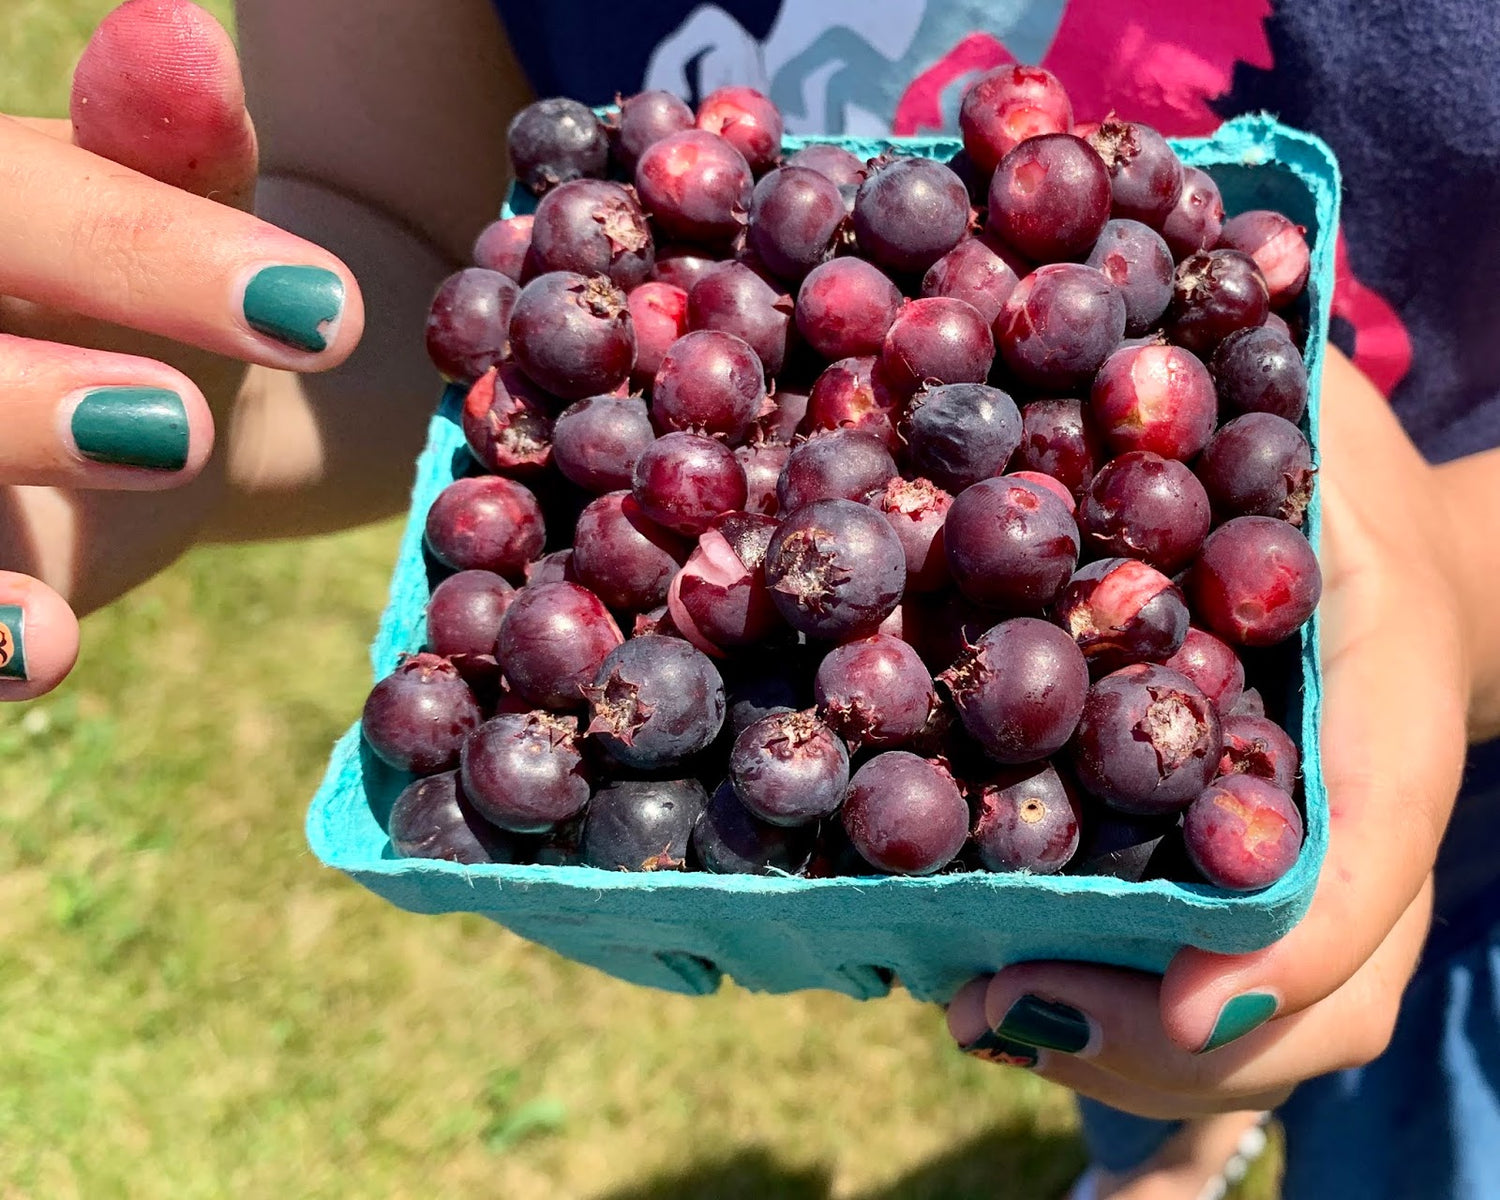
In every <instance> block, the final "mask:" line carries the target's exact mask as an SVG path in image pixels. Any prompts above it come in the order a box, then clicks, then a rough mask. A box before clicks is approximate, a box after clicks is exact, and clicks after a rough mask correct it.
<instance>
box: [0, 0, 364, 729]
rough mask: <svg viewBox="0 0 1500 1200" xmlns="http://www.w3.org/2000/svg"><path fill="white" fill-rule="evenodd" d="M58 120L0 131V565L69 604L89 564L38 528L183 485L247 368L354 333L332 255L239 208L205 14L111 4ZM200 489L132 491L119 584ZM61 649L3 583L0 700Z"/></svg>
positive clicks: (351, 289)
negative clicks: (130, 553) (110, 497)
mask: <svg viewBox="0 0 1500 1200" xmlns="http://www.w3.org/2000/svg"><path fill="white" fill-rule="evenodd" d="M72 114H73V120H72V122H71V123H69V122H64V121H36V120H17V119H10V118H5V117H0V164H3V165H0V295H3V296H4V297H5V299H4V300H3V301H0V392H3V394H4V395H5V397H6V403H7V409H6V411H7V415H8V418H9V424H8V436H6V437H5V438H4V439H0V485H10V486H4V487H0V501H3V503H4V506H5V507H4V509H3V512H4V516H3V517H0V562H8V563H12V564H14V563H15V562H17V561H24V562H27V563H29V564H39V565H40V566H41V567H44V568H45V569H44V570H43V569H38V570H37V573H38V574H44V575H45V576H46V577H47V578H49V579H51V580H53V581H57V582H59V586H60V588H61V589H62V590H67V591H71V590H72V581H73V580H75V579H76V578H77V577H78V576H79V575H81V574H86V573H87V568H88V565H89V564H87V563H80V562H65V561H57V557H56V556H57V553H62V552H61V551H57V552H54V551H53V550H52V547H50V546H49V545H48V544H46V543H47V540H48V538H47V535H44V534H41V533H39V532H38V531H39V530H41V529H44V528H45V529H48V530H53V529H56V527H57V525H58V520H59V517H58V514H59V512H60V511H66V510H71V512H72V514H73V517H72V519H73V520H74V521H76V522H78V523H83V524H86V523H89V522H92V521H97V520H100V519H102V514H104V513H106V512H108V509H109V505H101V504H100V503H99V502H98V501H97V500H95V499H93V498H92V497H90V496H89V495H88V494H87V493H88V492H89V491H94V490H104V491H121V490H123V491H137V492H139V491H159V490H162V489H170V488H178V487H180V486H181V485H184V484H187V483H189V482H190V481H193V480H194V479H195V477H197V476H198V475H199V473H200V471H202V470H203V468H204V466H205V464H206V463H207V462H208V459H209V452H210V450H211V449H212V446H213V438H214V428H213V427H214V418H213V415H212V414H213V413H214V412H218V413H219V414H220V415H221V416H222V415H223V414H224V412H225V411H226V410H227V406H228V404H229V402H230V401H231V400H232V399H233V397H234V396H235V395H236V393H237V391H238V389H239V387H240V384H241V382H242V380H243V377H244V371H245V366H244V364H246V363H260V364H265V365H267V366H271V367H281V368H287V369H291V370H295V371H321V370H325V369H327V368H329V367H333V366H337V365H338V364H339V363H341V362H343V360H344V359H345V358H347V357H348V355H349V353H350V351H351V350H352V349H353V347H354V345H355V343H356V342H357V341H358V340H359V336H360V333H361V330H362V327H363V320H364V313H363V306H362V302H361V298H360V295H359V290H358V287H357V286H356V284H355V282H354V279H353V276H352V275H351V274H350V272H349V270H348V269H347V268H346V267H345V266H344V265H343V264H342V263H341V262H340V261H339V260H338V259H336V258H335V257H334V256H332V255H331V254H329V253H327V252H326V251H324V250H321V249H319V248H318V247H317V246H315V245H313V244H311V243H310V242H307V241H304V240H302V239H301V238H298V237H295V236H293V235H291V234H289V233H286V232H284V231H282V230H279V229H277V228H275V227H274V226H271V225H268V224H267V223H265V222H263V221H260V220H257V219H256V218H255V217H253V216H251V215H249V213H248V212H246V211H244V210H245V209H246V208H248V205H249V200H250V197H251V194H252V192H253V189H254V181H255V174H256V145H255V134H254V130H253V128H252V126H251V123H250V117H249V114H248V113H247V112H246V111H245V103H244V89H243V86H242V84H241V81H240V73H239V65H238V62H237V59H236V57H235V53H234V49H233V46H232V45H231V43H230V41H229V39H228V37H227V35H226V34H225V33H224V31H223V30H222V29H221V28H220V27H219V26H218V25H217V24H216V23H215V22H214V21H213V19H212V18H211V17H209V16H208V15H207V14H206V13H204V12H203V11H202V10H201V9H198V8H196V7H195V6H193V5H191V4H188V3H185V2H181V0H132V2H131V3H128V4H125V5H124V6H122V7H121V8H119V9H117V10H115V12H113V13H112V14H111V15H110V16H109V17H108V18H106V20H105V21H104V23H103V24H102V25H101V26H100V28H99V30H98V31H96V33H95V35H94V37H93V39H92V41H91V42H90V44H89V48H88V50H87V51H85V53H84V55H83V58H82V60H81V61H80V63H79V66H78V70H77V72H76V74H75V78H74V83H73V98H72ZM84 347H91V348H89V349H85V348H84ZM209 474H214V473H209ZM216 482H217V481H216V480H214V479H211V478H209V477H208V474H206V475H205V476H204V478H202V479H199V480H197V482H196V483H195V484H194V486H193V487H190V488H187V489H185V490H184V491H183V492H181V493H179V494H178V495H176V496H174V497H172V498H171V499H170V500H168V499H166V498H161V499H151V498H144V497H138V498H135V500H134V501H133V503H134V504H135V505H136V506H138V507H137V508H136V509H135V510H134V512H133V514H132V517H133V520H132V524H133V525H134V526H135V527H136V528H135V531H134V536H136V537H138V538H139V539H140V541H141V544H142V546H143V549H142V559H143V561H142V563H141V571H140V573H139V575H138V576H137V577H143V576H144V575H145V574H149V573H150V571H151V570H154V569H156V568H159V567H160V566H161V565H164V561H170V558H171V557H173V556H175V553H177V552H180V550H181V549H182V548H183V547H184V546H185V545H187V544H188V543H189V542H190V541H191V538H192V535H193V531H194V530H195V528H196V526H197V523H198V521H199V520H201V517H202V514H203V512H205V511H206V510H207V509H208V507H209V506H210V504H211V498H212V495H213V493H214V489H215V486H216ZM14 485H33V486H14ZM34 485H40V486H34ZM75 489H83V490H84V494H82V495H76V496H75V495H72V494H71V493H72V492H73V491H74V490H75ZM119 503H121V502H119V501H111V502H110V505H116V504H119ZM177 527H180V528H181V537H180V538H176V539H174V538H173V537H172V536H171V531H172V530H174V529H176V528H177ZM148 534H149V536H147V535H148ZM83 540H85V541H86V540H87V539H83ZM147 545H149V546H150V547H151V549H150V550H149V551H147V550H146V549H144V547H145V546H147ZM152 556H155V557H154V558H153V560H152V561H150V562H146V561H144V560H145V559H147V558H149V557H152ZM34 569H36V568H34ZM77 641H78V630H77V623H76V621H75V619H74V618H73V615H72V613H71V612H70V611H69V608H68V605H67V603H66V602H65V601H64V600H63V598H62V596H61V595H60V594H59V593H58V591H54V590H53V589H52V588H50V587H48V586H46V585H45V584H42V583H40V582H38V581H37V580H35V579H31V578H28V577H27V576H25V575H21V574H17V573H14V572H3V573H0V700H17V699H28V698H30V697H32V696H35V695H39V694H41V693H42V692H45V691H47V690H48V689H50V688H51V687H53V686H55V685H56V684H57V683H58V682H59V681H60V680H61V679H62V678H63V677H64V676H65V675H66V674H67V672H68V670H70V669H71V667H72V663H73V658H74V656H75V655H76V652H77Z"/></svg>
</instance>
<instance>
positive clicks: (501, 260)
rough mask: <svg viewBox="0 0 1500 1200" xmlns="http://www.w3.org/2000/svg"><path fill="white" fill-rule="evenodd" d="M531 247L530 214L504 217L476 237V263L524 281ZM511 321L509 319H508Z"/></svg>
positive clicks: (507, 319) (492, 222)
mask: <svg viewBox="0 0 1500 1200" xmlns="http://www.w3.org/2000/svg"><path fill="white" fill-rule="evenodd" d="M530 249H531V214H530V213H527V214H525V215H524V216H520V217H501V218H500V220H498V221H491V222H490V223H489V224H488V225H486V226H485V227H484V228H483V229H481V230H480V231H479V236H478V237H477V238H475V239H474V254H473V257H474V265H475V266H476V267H484V268H485V269H486V270H489V271H499V272H500V274H502V275H504V276H506V277H507V278H509V279H513V280H515V281H516V282H517V283H520V282H521V275H522V273H523V272H524V271H525V269H526V252H527V251H528V250H530ZM505 323H506V324H509V318H508V317H507V318H506V322H505Z"/></svg>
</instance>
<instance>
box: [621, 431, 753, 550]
mask: <svg viewBox="0 0 1500 1200" xmlns="http://www.w3.org/2000/svg"><path fill="white" fill-rule="evenodd" d="M633 494H634V496H635V500H636V503H637V504H639V505H640V506H641V511H642V512H643V513H645V514H646V516H647V517H649V518H650V519H651V520H653V521H655V522H656V523H657V524H658V525H661V526H664V527H665V528H667V529H670V530H672V531H673V532H674V533H685V534H689V535H691V536H693V537H696V536H697V535H698V534H700V533H702V532H703V531H704V530H705V529H707V528H708V527H709V526H710V525H711V524H712V523H713V520H714V518H715V517H717V516H718V515H719V514H720V513H726V512H731V511H734V510H736V509H742V508H744V507H745V494H746V493H745V471H744V468H743V467H741V466H740V464H739V460H738V459H736V458H735V456H734V451H732V450H730V449H729V448H728V447H727V446H725V445H724V443H723V442H717V441H715V440H714V439H713V438H710V437H704V436H703V435H702V434H699V433H669V434H666V435H665V436H663V437H661V438H658V439H657V440H656V441H654V442H652V443H651V445H649V446H647V447H646V449H645V450H644V451H643V452H642V453H641V456H640V458H638V459H637V460H636V464H635V473H634V480H633Z"/></svg>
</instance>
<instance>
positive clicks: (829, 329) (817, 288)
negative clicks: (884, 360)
mask: <svg viewBox="0 0 1500 1200" xmlns="http://www.w3.org/2000/svg"><path fill="white" fill-rule="evenodd" d="M901 304H902V300H901V293H900V291H899V290H897V288H896V285H895V284H894V283H892V282H891V281H890V280H889V279H887V278H886V276H885V275H883V274H882V273H881V272H880V270H879V269H877V268H876V267H873V266H871V265H870V264H869V263H867V262H865V261H864V260H863V259H860V258H836V259H834V260H833V261H832V262H826V263H824V264H822V266H818V267H814V268H813V269H812V270H811V271H810V272H808V275H807V278H805V279H804V280H803V281H802V286H801V287H800V288H798V289H797V305H796V317H797V332H799V333H800V334H801V335H802V336H803V338H804V339H806V341H807V344H808V345H809V346H811V347H812V348H813V349H814V350H816V351H817V352H818V353H819V354H821V355H822V356H823V357H824V358H828V359H839V358H854V357H857V356H858V355H861V354H879V353H880V348H881V347H882V346H883V345H885V335H886V331H887V330H888V329H890V327H891V322H892V321H894V320H895V319H896V314H897V313H898V312H900V311H901Z"/></svg>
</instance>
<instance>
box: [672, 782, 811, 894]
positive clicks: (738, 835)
mask: <svg viewBox="0 0 1500 1200" xmlns="http://www.w3.org/2000/svg"><path fill="white" fill-rule="evenodd" d="M815 832H816V831H815V829H814V828H813V827H812V826H805V827H802V828H798V829H788V828H784V827H782V826H779V825H772V824H771V823H770V822H769V821H762V820H761V819H760V818H759V817H757V816H756V815H755V814H754V813H752V812H751V811H750V810H749V809H747V808H746V807H745V806H744V805H743V804H742V803H740V799H739V797H738V796H736V795H735V794H734V788H733V787H732V786H731V785H730V784H729V783H728V782H725V783H723V784H720V785H719V789H718V790H717V791H716V792H715V793H714V794H713V798H712V799H711V800H709V802H708V807H707V808H705V809H704V810H703V813H702V815H701V816H699V818H698V823H697V824H696V825H695V826H694V827H693V842H692V846H693V855H694V857H695V858H696V859H697V861H698V862H699V863H700V864H701V865H702V867H703V869H704V870H705V871H712V872H713V873H714V874H716V875H796V874H798V873H799V872H800V871H801V870H802V868H803V867H805V866H806V865H807V860H808V858H809V857H810V856H811V854H812V848H813V840H814V835H815Z"/></svg>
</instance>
